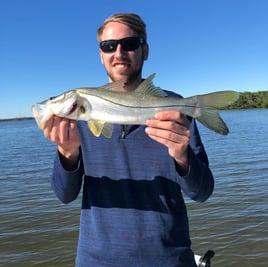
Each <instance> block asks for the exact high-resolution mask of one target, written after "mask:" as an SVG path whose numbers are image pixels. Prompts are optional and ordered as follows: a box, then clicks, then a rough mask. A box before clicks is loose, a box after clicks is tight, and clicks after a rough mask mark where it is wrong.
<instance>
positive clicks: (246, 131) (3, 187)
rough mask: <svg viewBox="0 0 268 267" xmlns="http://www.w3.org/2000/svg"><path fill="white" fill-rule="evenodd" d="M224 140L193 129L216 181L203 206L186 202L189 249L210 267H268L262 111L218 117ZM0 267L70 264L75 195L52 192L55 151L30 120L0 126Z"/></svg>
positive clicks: (266, 129)
mask: <svg viewBox="0 0 268 267" xmlns="http://www.w3.org/2000/svg"><path fill="white" fill-rule="evenodd" d="M221 114H222V116H223V118H224V120H225V121H226V122H227V123H228V126H229V128H230V131H231V132H230V134H229V135H228V136H221V135H218V134H215V133H214V132H211V131H209V130H207V129H206V128H204V127H203V126H202V125H199V127H200V132H201V134H202V139H203V142H204V144H205V147H206V150H207V153H208V155H209V159H210V166H211V169H212V171H213V173H214V176H215V181H216V183H215V190H214V193H213V195H212V196H211V198H210V199H209V200H208V201H207V202H205V203H196V202H193V201H190V200H188V199H186V202H187V206H188V212H189V220H190V227H191V236H192V241H193V249H194V251H195V252H196V253H197V254H203V253H204V252H206V251H207V250H208V249H213V250H214V251H215V252H216V255H215V256H214V258H213V259H212V266H217V267H220V266H228V267H229V266H235V267H236V266H237V267H245V266H250V267H254V266H268V205H267V204H268V203H267V199H268V196H267V195H268V174H267V173H268V153H267V151H268V137H267V133H268V110H267V109H266V110H243V111H224V112H222V113H221ZM0 144H1V149H2V151H1V155H0V170H1V173H0V216H1V217H0V266H5V267H6V266H40V267H45V266H46V267H48V266H49V267H54V266H64V267H68V266H74V258H75V254H76V246H77V238H78V228H79V213H80V203H81V199H80V197H79V198H78V199H77V200H76V201H74V202H73V203H71V204H68V205H63V204H61V203H60V202H59V201H58V200H57V199H56V197H55V195H54V193H53V192H52V190H51V188H50V182H49V179H50V175H51V169H52V164H53V158H54V154H55V146H54V145H53V144H52V143H50V142H49V141H48V140H46V139H45V138H44V137H43V134H42V132H41V131H40V130H39V129H38V128H37V127H36V124H35V122H34V121H33V120H25V121H2V122H0Z"/></svg>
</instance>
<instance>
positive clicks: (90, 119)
mask: <svg viewBox="0 0 268 267" xmlns="http://www.w3.org/2000/svg"><path fill="white" fill-rule="evenodd" d="M154 76H155V74H152V75H150V76H148V77H147V79H145V80H143V81H142V83H141V84H140V85H139V86H138V87H137V88H136V89H135V90H134V91H131V92H126V91H123V87H124V84H125V82H126V81H116V82H112V83H108V84H106V85H103V86H99V87H81V88H76V89H72V90H69V91H67V92H65V93H63V94H61V95H58V96H56V97H51V98H49V99H47V100H45V101H43V102H40V103H36V104H34V105H33V106H32V113H33V116H34V118H35V120H36V123H37V125H38V127H39V128H40V129H41V130H44V128H45V127H46V123H47V121H48V120H50V118H51V117H52V116H53V115H57V116H59V117H63V118H67V119H72V120H82V121H86V122H87V124H88V127H89V129H90V131H91V132H92V134H93V135H95V136H96V137H99V136H100V135H103V136H105V137H106V138H111V136H112V132H113V125H114V124H122V125H128V124H137V125H144V124H145V122H146V120H147V119H150V118H154V116H155V114H156V112H158V111H163V110H177V111H180V112H181V113H183V114H184V115H186V116H190V117H192V118H195V119H196V120H198V121H199V122H200V123H202V124H203V125H204V126H206V127H207V128H209V129H210V130H213V131H215V132H216V133H219V134H222V135H227V134H228V133H229V129H228V127H227V125H226V123H225V122H224V121H223V119H222V118H221V116H220V114H219V112H218V109H220V108H223V107H225V106H227V105H230V104H231V103H233V102H234V101H236V100H237V99H238V96H239V93H238V92H236V91H231V90H226V91H216V92H213V93H208V94H203V95H196V96H191V97H186V98H181V97H170V96H168V94H167V92H166V91H164V90H162V89H161V88H159V87H156V86H154V84H153V82H152V80H153V78H154Z"/></svg>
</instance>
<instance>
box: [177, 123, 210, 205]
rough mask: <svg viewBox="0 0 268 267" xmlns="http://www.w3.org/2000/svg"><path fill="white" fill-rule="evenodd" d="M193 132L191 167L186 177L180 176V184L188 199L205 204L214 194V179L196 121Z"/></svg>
mask: <svg viewBox="0 0 268 267" xmlns="http://www.w3.org/2000/svg"><path fill="white" fill-rule="evenodd" d="M191 131H192V137H191V141H190V148H189V162H190V167H189V171H188V174H187V175H186V176H184V177H181V176H180V178H179V184H180V186H181V189H182V190H183V192H184V193H185V194H186V195H187V196H188V197H190V198H191V199H193V200H195V201H199V202H203V201H206V200H207V199H208V198H209V197H210V195H211V194H212V192H213V189H214V178H213V175H212V173H211V170H210V168H209V162H208V157H207V154H206V152H205V149H204V146H203V144H202V141H201V138H200V135H199V132H198V129H197V127H196V122H195V120H192V124H191Z"/></svg>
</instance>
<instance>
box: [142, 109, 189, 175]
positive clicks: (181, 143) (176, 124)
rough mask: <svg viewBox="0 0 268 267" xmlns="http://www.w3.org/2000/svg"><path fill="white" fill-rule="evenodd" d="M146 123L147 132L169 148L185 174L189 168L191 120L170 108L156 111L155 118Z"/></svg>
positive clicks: (181, 172) (181, 171)
mask: <svg viewBox="0 0 268 267" xmlns="http://www.w3.org/2000/svg"><path fill="white" fill-rule="evenodd" d="M146 125H147V126H148V127H147V128H146V133H147V134H148V135H149V136H150V137H151V138H152V139H153V140H155V141H157V142H159V143H161V144H163V145H165V146H166V147H167V148H168V152H169V154H170V156H171V157H173V158H174V159H175V161H176V162H177V163H178V165H179V167H180V174H181V175H185V174H186V173H187V172H188V168H189V160H188V153H189V152H188V149H189V148H188V145H189V142H190V136H191V132H190V130H189V128H190V121H189V120H188V119H187V118H186V116H185V115H183V114H182V113H180V112H178V111H176V110H170V111H161V112H158V113H156V115H155V118H153V119H149V120H147V121H146Z"/></svg>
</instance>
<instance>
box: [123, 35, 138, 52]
mask: <svg viewBox="0 0 268 267" xmlns="http://www.w3.org/2000/svg"><path fill="white" fill-rule="evenodd" d="M140 43H141V42H140V38H138V37H129V38H125V39H122V41H121V44H122V48H123V49H124V50H125V51H134V50H136V49H137V48H138V47H139V46H140Z"/></svg>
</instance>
